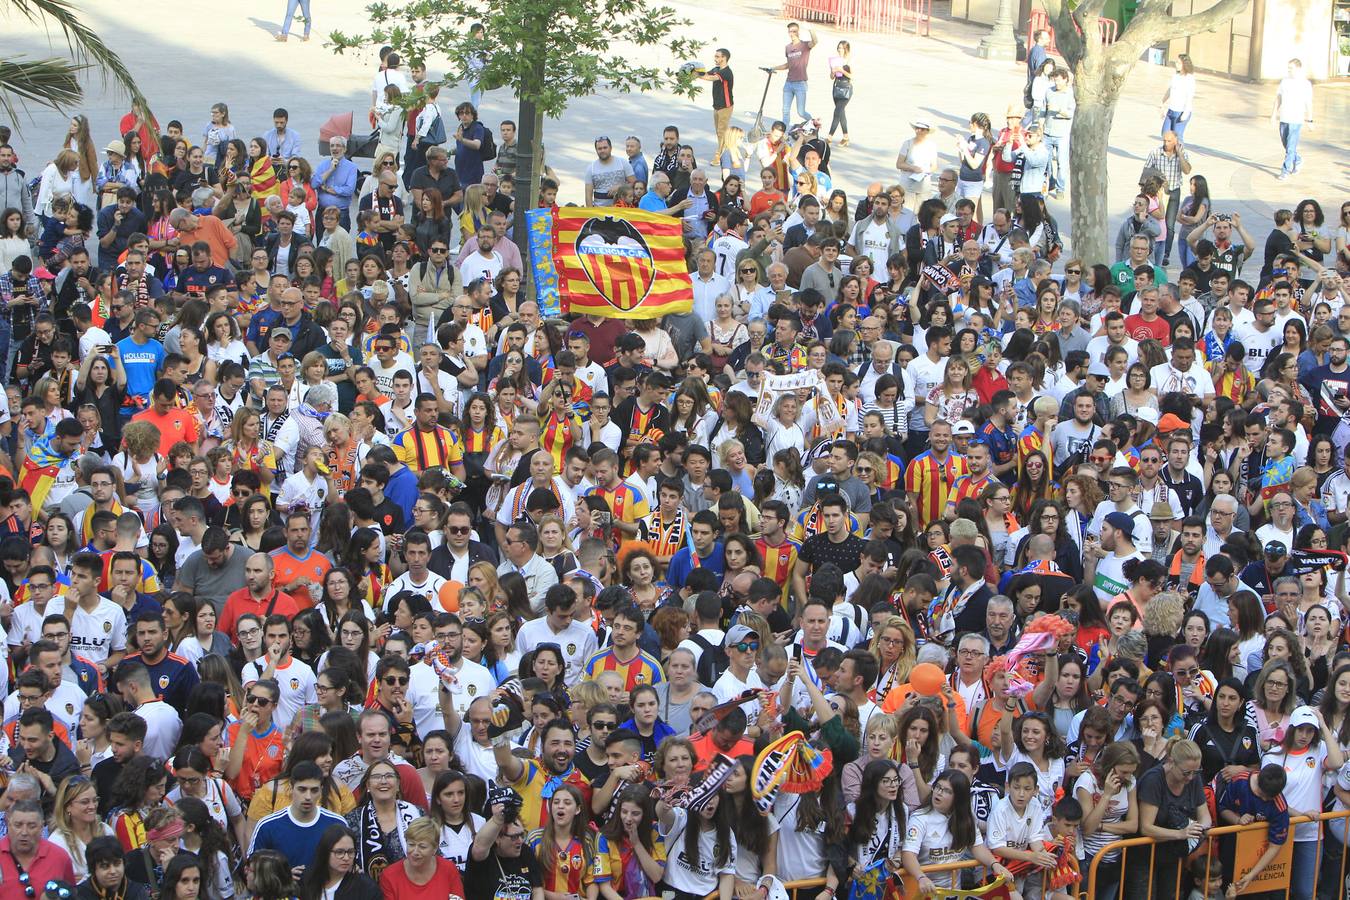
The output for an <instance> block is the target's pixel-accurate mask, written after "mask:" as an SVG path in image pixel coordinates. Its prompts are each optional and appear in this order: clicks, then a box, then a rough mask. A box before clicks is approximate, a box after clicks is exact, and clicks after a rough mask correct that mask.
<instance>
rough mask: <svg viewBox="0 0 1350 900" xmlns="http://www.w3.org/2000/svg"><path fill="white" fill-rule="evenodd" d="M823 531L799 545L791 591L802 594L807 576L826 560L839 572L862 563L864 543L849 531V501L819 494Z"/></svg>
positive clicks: (834, 495)
mask: <svg viewBox="0 0 1350 900" xmlns="http://www.w3.org/2000/svg"><path fill="white" fill-rule="evenodd" d="M818 505H819V506H820V515H821V518H822V520H823V521H824V523H825V530H824V531H823V532H821V533H820V534H815V535H812V536H811V537H809V538H807V539H806V543H804V544H802V549H801V551H800V552H799V553H798V554H797V566H796V568H795V569H794V570H793V572H792V583H793V591H794V593H795V594H796V595H797V596H798V597H805V596H806V595H807V592H806V576H807V575H808V574H809V573H812V572H815V571H817V570H818V569H819V568H820V567H821V566H823V565H825V564H826V563H833V564H834V565H836V566H838V567H839V571H841V572H852V571H853V570H854V569H856V568H858V566H859V565H860V564H861V562H862V552H863V548H864V547H866V546H867V542H866V541H864V540H863V539H862V538H860V537H858V536H857V535H856V534H853V533H852V532H851V531H849V519H848V503H847V502H845V500H844V498H843V497H841V496H839V495H838V494H822V495H821V496H820V500H819V504H818Z"/></svg>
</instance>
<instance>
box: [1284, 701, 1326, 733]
mask: <svg viewBox="0 0 1350 900" xmlns="http://www.w3.org/2000/svg"><path fill="white" fill-rule="evenodd" d="M1300 725H1316V726H1318V727H1321V726H1320V725H1318V722H1317V713H1316V712H1315V711H1314V710H1313V708H1312V707H1311V706H1299V707H1296V708H1295V709H1294V711H1293V712H1291V713H1290V714H1289V727H1290V728H1298V727H1299V726H1300Z"/></svg>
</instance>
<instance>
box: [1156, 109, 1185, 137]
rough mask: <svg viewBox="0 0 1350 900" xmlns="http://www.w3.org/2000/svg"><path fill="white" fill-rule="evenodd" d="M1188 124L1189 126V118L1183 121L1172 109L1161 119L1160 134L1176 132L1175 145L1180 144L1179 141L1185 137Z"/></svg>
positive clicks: (1179, 114)
mask: <svg viewBox="0 0 1350 900" xmlns="http://www.w3.org/2000/svg"><path fill="white" fill-rule="evenodd" d="M1189 124H1191V119H1190V117H1189V116H1187V117H1186V118H1184V119H1183V118H1182V117H1181V113H1179V112H1177V111H1176V110H1174V109H1169V110H1168V111H1167V115H1166V116H1165V117H1164V118H1163V123H1162V133H1163V134H1167V132H1169V131H1174V132H1176V135H1177V143H1181V139H1182V138H1184V137H1185V136H1186V126H1187V125H1189Z"/></svg>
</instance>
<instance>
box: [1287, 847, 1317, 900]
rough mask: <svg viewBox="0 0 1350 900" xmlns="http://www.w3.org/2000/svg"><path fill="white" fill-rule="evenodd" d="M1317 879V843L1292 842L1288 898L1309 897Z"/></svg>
mask: <svg viewBox="0 0 1350 900" xmlns="http://www.w3.org/2000/svg"><path fill="white" fill-rule="evenodd" d="M1316 877H1317V841H1315V840H1313V841H1294V862H1293V866H1292V874H1291V875H1290V878H1289V896H1290V897H1311V896H1312V895H1313V880H1314V879H1315V878H1316Z"/></svg>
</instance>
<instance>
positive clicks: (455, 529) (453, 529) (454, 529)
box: [445, 525, 473, 534]
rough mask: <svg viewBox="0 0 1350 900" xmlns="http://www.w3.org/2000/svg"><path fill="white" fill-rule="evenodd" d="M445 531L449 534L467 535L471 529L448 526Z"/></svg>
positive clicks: (461, 526)
mask: <svg viewBox="0 0 1350 900" xmlns="http://www.w3.org/2000/svg"><path fill="white" fill-rule="evenodd" d="M445 530H446V531H448V532H450V533H451V534H468V533H469V532H470V531H472V530H473V529H471V528H469V526H468V525H450V526H448V527H447V528H446V529H445Z"/></svg>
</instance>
